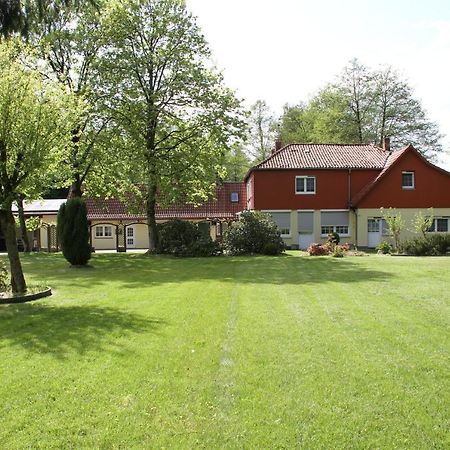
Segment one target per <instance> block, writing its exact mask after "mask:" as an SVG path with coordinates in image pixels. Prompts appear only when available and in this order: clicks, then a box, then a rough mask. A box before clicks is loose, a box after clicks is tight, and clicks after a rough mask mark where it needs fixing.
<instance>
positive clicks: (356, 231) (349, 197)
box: [348, 169, 358, 248]
mask: <svg viewBox="0 0 450 450" xmlns="http://www.w3.org/2000/svg"><path fill="white" fill-rule="evenodd" d="M348 208H349V209H350V211H353V213H354V214H355V230H354V234H355V248H358V214H357V213H356V209H355V208H353V205H352V169H348Z"/></svg>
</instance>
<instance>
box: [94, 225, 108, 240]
mask: <svg viewBox="0 0 450 450" xmlns="http://www.w3.org/2000/svg"><path fill="white" fill-rule="evenodd" d="M95 237H99V238H102V237H112V226H111V225H97V226H96V227H95Z"/></svg>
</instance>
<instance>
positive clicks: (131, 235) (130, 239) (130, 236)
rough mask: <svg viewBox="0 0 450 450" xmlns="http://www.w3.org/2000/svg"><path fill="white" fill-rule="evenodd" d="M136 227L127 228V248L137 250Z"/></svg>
mask: <svg viewBox="0 0 450 450" xmlns="http://www.w3.org/2000/svg"><path fill="white" fill-rule="evenodd" d="M135 236H136V235H135V229H134V225H130V226H128V227H127V248H136V240H135Z"/></svg>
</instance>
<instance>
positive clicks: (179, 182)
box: [97, 0, 243, 252]
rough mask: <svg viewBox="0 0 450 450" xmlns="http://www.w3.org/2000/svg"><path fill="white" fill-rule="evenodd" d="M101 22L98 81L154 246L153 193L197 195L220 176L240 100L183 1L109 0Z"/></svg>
mask: <svg viewBox="0 0 450 450" xmlns="http://www.w3.org/2000/svg"><path fill="white" fill-rule="evenodd" d="M102 22H103V23H102V25H103V26H102V34H103V38H104V42H105V47H104V49H103V51H102V55H101V59H100V61H99V64H98V66H97V71H98V72H97V73H98V81H99V87H100V88H101V90H102V91H103V95H102V98H103V99H104V105H105V108H107V109H108V110H109V111H110V115H111V117H113V120H114V124H115V126H116V127H117V128H116V129H117V132H118V133H122V134H124V135H125V136H126V138H127V141H128V142H129V143H131V144H132V145H131V147H132V149H133V150H132V155H131V158H130V161H131V164H133V168H134V171H135V172H136V173H140V176H141V179H142V181H143V190H144V197H145V204H146V211H147V219H148V225H149V226H148V229H149V251H151V252H153V251H155V249H156V246H157V238H158V235H157V228H156V219H155V211H156V209H155V208H156V203H157V200H158V201H160V202H161V201H163V200H164V201H165V202H169V203H170V202H172V201H175V200H177V199H179V198H180V197H181V196H183V197H184V198H186V199H187V200H188V201H191V202H193V203H195V202H200V201H202V200H204V199H205V198H206V197H207V195H208V194H210V193H211V192H212V191H213V188H214V184H215V182H216V180H217V179H218V178H220V177H222V176H224V169H223V163H224V156H225V154H226V152H227V151H228V150H229V148H230V145H231V144H232V143H233V140H234V138H236V137H237V136H239V135H240V133H241V130H242V127H243V122H242V120H241V118H240V116H239V111H240V109H239V108H240V102H239V101H238V100H237V99H236V98H235V96H234V95H233V93H232V92H231V91H230V90H228V89H227V88H225V87H224V85H223V80H222V76H221V75H220V73H218V72H217V71H216V70H215V69H214V67H212V66H211V64H210V51H209V48H208V45H207V43H206V41H205V38H204V37H203V35H202V34H201V32H200V30H199V28H198V26H197V24H196V21H195V18H194V17H193V16H192V15H191V14H190V13H189V12H188V11H187V10H186V8H185V5H184V2H183V1H180V0H127V1H111V2H109V4H108V6H107V7H106V8H105V10H104V11H103V13H102Z"/></svg>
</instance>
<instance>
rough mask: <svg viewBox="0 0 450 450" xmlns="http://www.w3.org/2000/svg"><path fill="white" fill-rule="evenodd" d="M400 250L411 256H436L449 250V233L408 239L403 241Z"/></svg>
mask: <svg viewBox="0 0 450 450" xmlns="http://www.w3.org/2000/svg"><path fill="white" fill-rule="evenodd" d="M402 250H403V251H404V252H405V253H407V254H408V255H413V256H438V255H446V254H447V253H448V252H450V234H431V235H428V236H425V237H418V238H415V239H410V240H408V241H406V242H404V243H403V245H402Z"/></svg>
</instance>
